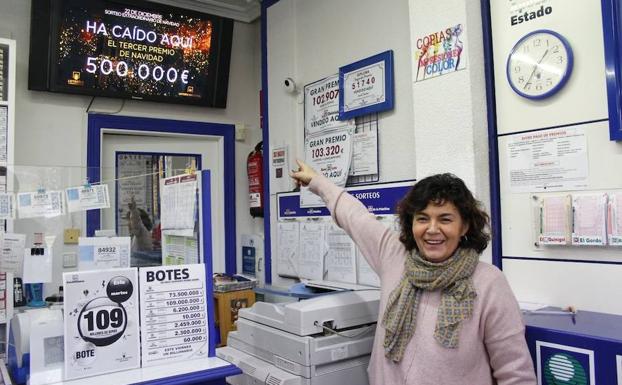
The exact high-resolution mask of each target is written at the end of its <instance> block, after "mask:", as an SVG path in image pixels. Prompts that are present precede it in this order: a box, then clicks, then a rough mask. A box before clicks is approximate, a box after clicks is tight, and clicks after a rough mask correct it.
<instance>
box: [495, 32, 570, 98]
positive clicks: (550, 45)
mask: <svg viewBox="0 0 622 385" xmlns="http://www.w3.org/2000/svg"><path fill="white" fill-rule="evenodd" d="M572 63H573V56H572V48H571V47H570V44H569V43H568V40H566V39H565V38H564V37H563V36H562V35H560V34H559V33H557V32H555V31H551V30H546V29H540V30H537V31H533V32H530V33H528V34H527V35H525V36H523V37H522V38H520V40H518V42H517V43H516V44H515V45H514V47H513V48H512V51H511V52H510V55H509V56H508V61H507V66H506V75H507V79H508V82H509V83H510V86H511V87H512V89H513V90H514V92H516V93H517V94H519V95H520V96H523V97H525V98H528V99H535V100H538V99H544V98H547V97H549V96H551V95H553V94H555V93H556V92H557V91H559V90H560V89H561V88H562V87H563V86H564V85H565V84H566V82H567V81H568V78H569V77H570V74H571V73H572Z"/></svg>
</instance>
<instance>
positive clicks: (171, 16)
mask: <svg viewBox="0 0 622 385" xmlns="http://www.w3.org/2000/svg"><path fill="white" fill-rule="evenodd" d="M30 32H31V37H30V60H29V70H28V71H29V76H28V88H29V89H31V90H43V91H52V92H64V93H77V94H84V95H93V96H107V97H117V98H131V99H144V100H153V101H160V102H171V103H186V104H196V105H203V106H208V107H219V108H225V107H226V103H227V87H228V80H229V62H230V58H231V40H232V35H233V20H231V19H227V18H223V17H219V16H214V15H209V14H205V13H199V12H194V11H189V10H185V9H181V8H175V7H170V6H165V5H161V4H156V3H148V2H144V1H133V0H33V1H32V14H31V26H30Z"/></svg>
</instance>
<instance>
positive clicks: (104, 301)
mask: <svg viewBox="0 0 622 385" xmlns="http://www.w3.org/2000/svg"><path fill="white" fill-rule="evenodd" d="M63 285H64V288H65V306H64V318H65V378H66V379H73V378H80V377H87V376H93V375H97V374H102V373H108V372H114V371H119V370H126V369H134V368H138V367H139V366H140V342H139V341H140V339H139V324H138V322H139V316H138V303H139V301H138V272H137V270H136V268H125V269H108V270H98V271H85V272H69V273H64V274H63Z"/></svg>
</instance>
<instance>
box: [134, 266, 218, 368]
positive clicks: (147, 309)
mask: <svg viewBox="0 0 622 385" xmlns="http://www.w3.org/2000/svg"><path fill="white" fill-rule="evenodd" d="M139 275H140V288H141V289H140V291H141V293H140V294H141V303H140V317H141V330H142V366H143V367H146V366H154V365H161V364H165V363H170V362H176V361H186V360H190V359H196V358H204V357H207V354H208V331H207V307H206V303H205V299H206V291H205V265H203V264H192V265H177V266H174V267H173V266H156V267H147V268H141V269H140V272H139Z"/></svg>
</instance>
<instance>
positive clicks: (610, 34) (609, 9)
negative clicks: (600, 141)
mask: <svg viewBox="0 0 622 385" xmlns="http://www.w3.org/2000/svg"><path fill="white" fill-rule="evenodd" d="M601 6H602V15H603V39H604V45H605V47H604V48H605V79H606V82H607V107H608V109H609V139H610V140H622V63H621V60H620V55H621V54H622V51H621V50H620V44H621V43H622V30H620V23H622V8H620V4H619V2H618V1H617V0H601Z"/></svg>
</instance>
